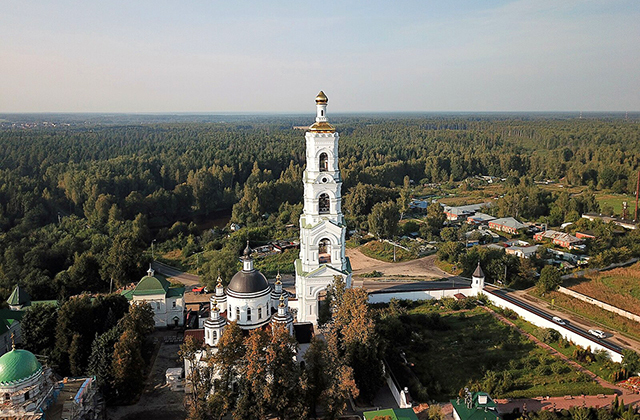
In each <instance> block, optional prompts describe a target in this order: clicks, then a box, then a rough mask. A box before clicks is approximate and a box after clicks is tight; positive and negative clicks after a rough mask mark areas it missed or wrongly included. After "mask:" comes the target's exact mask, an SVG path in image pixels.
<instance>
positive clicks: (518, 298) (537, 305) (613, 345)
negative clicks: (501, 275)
mask: <svg viewBox="0 0 640 420" xmlns="http://www.w3.org/2000/svg"><path fill="white" fill-rule="evenodd" d="M485 290H488V291H490V292H492V293H494V294H496V295H499V296H501V297H502V298H504V299H506V300H508V301H510V302H512V303H514V304H516V305H518V306H521V307H523V308H525V309H527V310H528V311H530V312H533V313H535V314H537V315H540V316H541V317H543V318H546V319H548V320H550V321H553V319H552V318H553V317H554V316H557V317H560V318H562V319H564V320H565V321H567V322H566V325H564V327H565V328H567V329H568V330H570V331H573V332H575V333H577V334H580V335H581V336H583V337H586V338H588V339H589V340H591V341H593V342H596V343H599V344H601V345H603V346H605V347H607V348H609V349H611V350H614V351H617V352H621V351H622V349H623V348H624V347H631V348H633V349H634V350H636V351H637V350H638V349H640V343H635V344H636V346H638V347H636V346H634V345H633V343H631V342H630V341H628V340H620V339H619V338H618V337H616V336H615V335H614V334H612V333H611V332H608V331H605V333H606V334H607V338H606V339H598V338H596V337H594V336H592V335H591V334H589V333H588V332H587V331H588V330H590V329H602V328H601V327H600V326H598V325H595V324H593V323H590V322H589V321H588V320H585V319H578V318H577V317H571V316H568V315H567V314H566V313H563V312H560V311H558V310H552V309H550V308H549V307H548V305H546V302H543V301H537V300H533V299H531V300H529V299H527V300H526V301H525V299H523V297H524V296H528V295H525V294H522V293H515V292H510V291H507V290H505V289H499V288H497V287H494V286H491V285H487V286H486V287H485Z"/></svg>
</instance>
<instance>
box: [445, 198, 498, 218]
mask: <svg viewBox="0 0 640 420" xmlns="http://www.w3.org/2000/svg"><path fill="white" fill-rule="evenodd" d="M491 204H492V203H491V202H487V203H479V204H469V205H467V206H457V207H451V206H444V213H445V214H446V215H447V220H449V221H452V222H456V221H459V220H466V219H467V217H469V216H473V215H474V214H476V213H477V212H479V211H480V210H481V209H483V208H485V207H489V206H490V205H491Z"/></svg>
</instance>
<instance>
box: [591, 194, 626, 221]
mask: <svg viewBox="0 0 640 420" xmlns="http://www.w3.org/2000/svg"><path fill="white" fill-rule="evenodd" d="M596 200H597V201H598V203H599V204H600V208H602V207H604V206H606V205H609V206H611V207H613V211H614V213H615V214H622V202H623V201H626V202H627V204H628V205H629V214H630V215H631V216H632V218H633V211H634V209H635V202H636V198H635V197H634V196H631V195H624V194H597V195H596Z"/></svg>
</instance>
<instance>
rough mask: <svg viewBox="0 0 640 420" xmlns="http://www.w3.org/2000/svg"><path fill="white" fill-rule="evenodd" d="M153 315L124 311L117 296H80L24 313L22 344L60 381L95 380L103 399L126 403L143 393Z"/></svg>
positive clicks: (145, 308)
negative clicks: (45, 361)
mask: <svg viewBox="0 0 640 420" xmlns="http://www.w3.org/2000/svg"><path fill="white" fill-rule="evenodd" d="M154 326H155V324H154V321H153V310H152V309H151V307H150V306H149V305H148V304H140V305H137V304H136V305H129V302H128V301H127V300H126V299H125V298H124V297H122V296H120V295H115V294H114V295H102V296H98V297H96V298H94V299H91V298H90V297H89V296H87V295H85V296H82V297H76V298H72V299H70V300H68V301H66V302H64V303H63V304H62V305H61V306H60V307H59V308H58V306H56V305H52V304H36V305H34V306H30V307H29V308H27V310H26V311H25V315H24V317H23V319H22V341H23V346H24V348H26V349H27V350H30V351H31V352H33V353H35V354H39V355H43V356H45V357H47V358H48V361H49V363H50V364H51V365H52V366H54V367H55V370H56V373H58V374H60V375H63V376H85V375H93V376H95V377H96V380H97V383H98V386H99V387H100V390H101V391H102V393H103V395H104V396H105V397H106V398H107V400H109V401H110V402H113V401H114V400H118V401H120V402H129V401H131V400H132V399H135V398H136V396H137V395H139V393H140V392H141V391H142V387H143V385H144V377H145V370H146V369H147V365H148V362H149V360H150V359H151V354H152V352H153V344H152V343H151V342H150V341H148V340H147V338H148V336H149V334H150V333H151V332H152V331H153V330H154Z"/></svg>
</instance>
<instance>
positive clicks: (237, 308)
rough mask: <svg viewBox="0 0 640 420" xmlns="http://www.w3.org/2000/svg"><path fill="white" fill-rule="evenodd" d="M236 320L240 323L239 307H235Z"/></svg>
mask: <svg viewBox="0 0 640 420" xmlns="http://www.w3.org/2000/svg"><path fill="white" fill-rule="evenodd" d="M236 320H237V321H240V307H237V306H236Z"/></svg>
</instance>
